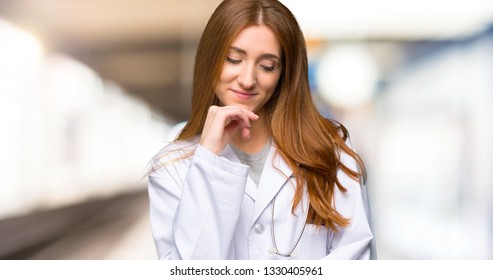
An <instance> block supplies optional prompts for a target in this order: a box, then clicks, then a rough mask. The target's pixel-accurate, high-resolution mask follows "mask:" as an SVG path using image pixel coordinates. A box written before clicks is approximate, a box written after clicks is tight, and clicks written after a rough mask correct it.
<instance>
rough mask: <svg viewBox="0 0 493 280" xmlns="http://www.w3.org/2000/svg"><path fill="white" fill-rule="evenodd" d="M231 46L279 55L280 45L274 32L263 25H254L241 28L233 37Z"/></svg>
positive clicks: (248, 50)
mask: <svg viewBox="0 0 493 280" xmlns="http://www.w3.org/2000/svg"><path fill="white" fill-rule="evenodd" d="M231 47H236V48H240V49H243V50H245V51H246V52H247V53H249V52H252V53H263V54H265V53H270V54H275V55H277V56H280V54H281V46H280V44H279V41H278V40H277V37H276V34H275V33H274V32H273V31H272V29H270V28H269V27H267V26H265V25H258V26H257V25H255V26H250V27H246V28H245V29H243V30H241V31H240V32H239V33H238V35H237V36H236V37H235V38H234V39H233V42H232V43H231Z"/></svg>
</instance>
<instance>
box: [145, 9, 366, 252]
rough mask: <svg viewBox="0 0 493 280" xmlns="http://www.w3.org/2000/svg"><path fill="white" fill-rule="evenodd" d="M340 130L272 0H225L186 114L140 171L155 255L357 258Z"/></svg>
mask: <svg viewBox="0 0 493 280" xmlns="http://www.w3.org/2000/svg"><path fill="white" fill-rule="evenodd" d="M358 170H364V167H363V163H362V161H361V159H360V158H359V157H358V155H357V154H356V153H355V152H354V151H353V150H352V149H351V148H350V147H349V146H348V134H347V131H346V130H345V128H344V127H343V126H342V125H340V124H337V123H334V122H332V121H330V120H326V119H324V118H323V117H322V116H321V115H320V114H319V113H318V111H317V110H316V108H315V106H314V104H313V102H312V99H311V95H310V89H309V85H308V64H307V54H306V47H305V41H304V38H303V35H302V32H301V30H300V28H299V26H298V23H297V22H296V20H295V18H294V16H293V15H292V14H291V12H290V11H289V10H288V9H287V8H286V7H285V6H283V5H282V4H281V3H280V2H278V1H276V0H226V1H223V2H222V3H221V4H220V5H219V6H218V7H217V9H216V10H215V12H214V13H213V15H212V16H211V18H210V20H209V22H208V23H207V26H206V28H205V30H204V33H203V35H202V37H201V40H200V43H199V46H198V50H197V54H196V59H195V68H194V78H193V96H192V116H191V118H190V120H189V121H188V123H187V124H186V126H185V127H184V129H183V130H182V131H181V133H180V134H179V135H178V137H177V140H176V141H175V142H173V143H172V144H170V145H168V146H167V147H165V148H164V149H163V150H162V151H160V152H159V153H158V154H157V155H156V157H155V158H154V162H153V167H152V171H151V172H150V174H149V196H150V203H151V226H152V231H153V237H154V240H155V244H156V248H157V251H158V255H159V258H160V259H289V258H298V259H322V258H327V259H367V258H369V254H370V252H369V251H370V250H369V244H370V241H371V240H372V238H373V235H372V232H371V230H370V226H369V223H368V219H367V216H366V213H365V209H364V204H363V200H362V194H361V189H360V184H359V178H360V177H361V175H362V174H360V173H359V172H358Z"/></svg>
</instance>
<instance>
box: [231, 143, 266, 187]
mask: <svg viewBox="0 0 493 280" xmlns="http://www.w3.org/2000/svg"><path fill="white" fill-rule="evenodd" d="M270 146H271V144H270V142H267V144H265V146H264V147H263V148H262V150H260V151H259V152H258V153H255V154H247V153H245V152H243V151H242V150H240V149H238V148H236V147H235V146H234V145H231V148H232V149H233V151H234V152H235V154H236V156H237V157H238V158H239V159H240V161H241V163H242V164H244V165H248V166H250V170H249V171H248V172H249V173H248V174H249V175H250V177H251V178H252V180H253V181H254V182H255V184H256V185H257V187H258V185H259V183H260V177H262V171H263V169H264V165H265V160H266V159H267V156H268V155H269V151H270Z"/></svg>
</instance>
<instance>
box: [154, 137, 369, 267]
mask: <svg viewBox="0 0 493 280" xmlns="http://www.w3.org/2000/svg"><path fill="white" fill-rule="evenodd" d="M194 150H195V152H194V155H193V156H191V157H188V158H185V159H179V158H180V157H181V156H183V155H185V154H186V153H188V152H190V151H194ZM275 152H276V148H275V145H272V147H271V150H270V152H269V155H268V157H267V160H266V163H265V167H264V170H263V172H262V177H261V179H260V183H259V186H258V188H257V186H256V184H255V183H254V182H253V180H252V179H251V178H250V177H249V176H248V169H249V167H248V166H246V165H243V164H241V163H240V160H239V159H238V158H237V156H236V155H235V153H234V152H233V150H232V149H231V148H230V147H229V146H227V147H226V148H225V150H224V151H223V152H222V153H221V154H220V155H215V154H214V153H212V152H210V151H209V150H207V149H205V148H204V147H202V146H201V145H198V144H194V143H193V142H185V141H182V142H178V143H173V144H170V145H168V146H167V147H165V148H164V149H163V150H161V151H160V152H159V153H158V154H157V156H156V157H155V159H154V165H156V164H159V163H163V162H167V161H170V162H168V164H166V165H165V166H163V167H161V168H159V169H157V170H155V171H153V172H152V173H151V174H150V175H149V182H148V190H149V198H150V221H151V228H152V234H153V238H154V242H155V245H156V249H157V252H158V257H159V259H289V257H281V256H279V255H276V254H273V253H271V250H272V249H271V248H273V245H272V244H273V242H272V237H271V219H273V220H272V221H273V224H274V228H275V231H274V234H275V241H276V244H277V247H278V250H279V251H280V252H281V253H288V252H289V251H290V250H291V249H292V248H293V246H294V245H295V243H296V241H297V240H298V238H299V235H300V233H301V231H302V229H303V225H304V223H305V217H306V211H307V210H308V196H307V194H306V192H305V195H304V196H303V199H302V201H301V203H299V205H298V206H297V208H296V209H295V212H294V215H293V213H292V211H291V209H292V201H293V197H294V193H295V178H294V176H292V170H291V169H290V168H289V166H288V165H287V163H286V162H285V161H284V160H283V159H282V158H281V157H280V156H275V154H276V153H275ZM163 155H164V156H163ZM341 160H342V162H343V163H344V164H345V165H346V166H347V167H349V168H351V169H353V170H356V168H357V167H356V163H355V161H354V160H353V159H352V158H351V157H350V156H348V155H347V154H344V153H343V154H342V155H341ZM338 178H339V180H340V182H341V183H342V185H343V186H344V187H345V188H346V189H347V192H341V191H339V189H338V188H335V207H336V209H337V211H338V212H339V213H340V214H341V215H343V216H344V217H346V218H349V219H350V220H351V222H350V224H349V225H348V226H347V227H343V228H339V231H337V232H334V231H332V230H330V229H327V228H325V227H320V228H317V227H315V226H314V225H311V224H307V225H306V228H305V230H304V232H303V235H302V236H301V239H300V241H299V243H298V245H297V247H296V248H295V250H294V252H293V253H294V256H293V257H295V258H297V259H323V258H325V259H368V258H369V256H370V246H369V244H370V241H371V240H372V238H373V235H372V231H371V229H370V226H369V222H368V219H367V216H366V212H365V208H364V204H363V199H362V195H361V188H360V184H359V183H358V182H357V181H355V180H353V179H351V178H350V177H348V176H347V175H346V174H345V173H344V172H342V171H339V173H338ZM273 198H276V199H275V213H274V216H273V217H272V209H271V207H272V201H273ZM293 257H292V258H293Z"/></svg>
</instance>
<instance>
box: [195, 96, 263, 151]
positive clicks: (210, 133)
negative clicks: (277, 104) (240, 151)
mask: <svg viewBox="0 0 493 280" xmlns="http://www.w3.org/2000/svg"><path fill="white" fill-rule="evenodd" d="M258 118H259V117H258V116H257V115H256V114H254V113H253V112H251V111H248V110H246V109H243V108H240V107H236V106H223V107H219V106H211V107H210V108H209V112H208V113H207V119H206V120H205V124H204V129H203V130H202V135H201V137H200V141H199V144H200V145H202V146H203V147H205V148H206V149H208V150H209V151H211V152H213V153H215V154H216V155H218V154H219V153H220V152H222V151H223V150H224V148H225V147H226V145H228V143H229V141H230V140H231V137H232V135H233V134H234V133H236V131H237V130H238V129H240V133H241V137H242V138H243V139H245V140H248V139H250V127H251V125H250V121H256V120H258Z"/></svg>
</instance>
